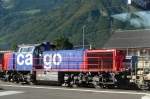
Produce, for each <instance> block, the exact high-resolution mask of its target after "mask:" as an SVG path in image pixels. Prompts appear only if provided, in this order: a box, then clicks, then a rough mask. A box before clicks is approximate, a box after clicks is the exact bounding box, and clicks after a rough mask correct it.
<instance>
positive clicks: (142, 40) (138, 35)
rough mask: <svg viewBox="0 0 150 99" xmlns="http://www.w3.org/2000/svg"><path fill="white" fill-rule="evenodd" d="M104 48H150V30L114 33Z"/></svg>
mask: <svg viewBox="0 0 150 99" xmlns="http://www.w3.org/2000/svg"><path fill="white" fill-rule="evenodd" d="M103 48H150V30H149V29H145V30H126V31H117V32H114V33H113V34H112V36H111V37H110V39H109V40H108V41H107V42H106V44H105V45H104V47H103Z"/></svg>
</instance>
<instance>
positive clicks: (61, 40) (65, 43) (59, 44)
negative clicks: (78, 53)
mask: <svg viewBox="0 0 150 99" xmlns="http://www.w3.org/2000/svg"><path fill="white" fill-rule="evenodd" d="M54 44H55V45H56V49H64V50H67V49H72V48H73V44H72V43H71V42H70V41H69V39H68V38H66V37H63V36H60V37H58V38H57V39H55V40H54Z"/></svg>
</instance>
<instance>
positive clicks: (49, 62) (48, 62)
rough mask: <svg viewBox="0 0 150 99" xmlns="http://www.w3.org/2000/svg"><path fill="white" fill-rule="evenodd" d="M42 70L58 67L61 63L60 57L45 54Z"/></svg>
mask: <svg viewBox="0 0 150 99" xmlns="http://www.w3.org/2000/svg"><path fill="white" fill-rule="evenodd" d="M43 61H44V68H46V69H49V68H51V67H52V66H58V65H60V64H61V62H62V56H61V55H60V54H45V55H44V57H43Z"/></svg>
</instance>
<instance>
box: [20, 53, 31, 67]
mask: <svg viewBox="0 0 150 99" xmlns="http://www.w3.org/2000/svg"><path fill="white" fill-rule="evenodd" d="M32 63H33V59H32V54H18V55H17V64H18V65H32Z"/></svg>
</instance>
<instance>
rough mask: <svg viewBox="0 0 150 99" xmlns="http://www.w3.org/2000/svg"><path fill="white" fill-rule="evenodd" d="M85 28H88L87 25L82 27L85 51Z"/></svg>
mask: <svg viewBox="0 0 150 99" xmlns="http://www.w3.org/2000/svg"><path fill="white" fill-rule="evenodd" d="M85 28H86V25H83V27H82V35H83V38H82V40H83V41H82V42H83V49H84V48H85Z"/></svg>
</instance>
